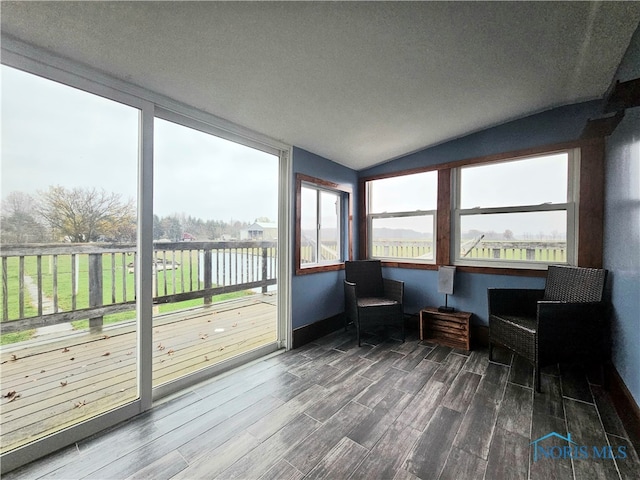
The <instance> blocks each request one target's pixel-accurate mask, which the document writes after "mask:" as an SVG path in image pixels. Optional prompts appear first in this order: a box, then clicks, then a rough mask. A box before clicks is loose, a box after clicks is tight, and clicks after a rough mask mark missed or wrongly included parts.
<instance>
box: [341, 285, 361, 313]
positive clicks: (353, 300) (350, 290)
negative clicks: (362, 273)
mask: <svg viewBox="0 0 640 480" xmlns="http://www.w3.org/2000/svg"><path fill="white" fill-rule="evenodd" d="M344 310H345V313H346V314H347V318H348V320H349V321H350V322H354V321H355V319H356V318H357V317H358V300H357V297H356V284H355V283H352V282H347V281H346V280H345V281H344Z"/></svg>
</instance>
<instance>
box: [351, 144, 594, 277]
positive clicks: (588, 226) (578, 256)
mask: <svg viewBox="0 0 640 480" xmlns="http://www.w3.org/2000/svg"><path fill="white" fill-rule="evenodd" d="M568 149H578V150H579V152H580V162H579V165H576V172H575V178H574V182H575V183H574V186H575V188H576V192H577V194H576V207H577V208H576V212H575V219H576V229H575V240H574V242H573V243H574V244H575V263H574V265H577V266H580V267H590V268H602V265H603V242H604V234H603V228H604V163H605V139H604V137H590V138H580V139H577V140H571V141H566V142H559V143H554V144H546V145H539V146H533V147H527V148H523V149H520V150H512V151H506V152H500V153H493V154H490V155H484V156H480V157H468V158H463V159H459V160H444V161H442V163H439V164H433V162H430V163H431V164H430V165H428V166H424V167H414V168H410V169H405V170H398V171H395V172H390V173H382V174H371V175H368V176H362V177H360V179H359V181H358V192H359V196H358V233H359V235H358V245H359V251H360V258H369V247H368V243H369V240H368V237H369V232H368V229H367V201H366V183H367V182H368V181H370V180H374V179H378V178H385V177H392V176H397V175H407V174H411V173H418V172H424V171H429V170H437V171H438V211H437V228H438V233H437V238H436V241H437V244H436V264H435V265H432V264H424V263H415V262H404V261H383V266H385V267H394V268H410V269H422V270H436V269H437V268H438V265H451V264H452V262H453V258H452V257H453V255H452V249H453V242H452V240H451V237H452V236H453V235H454V234H455V231H454V229H453V221H452V219H453V213H452V208H451V207H452V203H453V193H454V188H453V187H454V183H455V182H454V179H453V177H454V175H453V171H454V169H455V168H457V167H461V166H466V165H477V164H483V163H490V162H497V161H502V160H508V159H516V158H520V157H527V156H541V155H545V154H546V155H548V154H552V153H554V152H558V151H561V150H568ZM458 271H459V272H462V273H481V274H493V275H515V276H526V277H545V276H546V267H544V269H535V268H531V266H530V265H528V266H526V267H525V268H512V267H511V266H508V267H504V266H497V265H486V264H485V265H480V266H472V265H459V266H458Z"/></svg>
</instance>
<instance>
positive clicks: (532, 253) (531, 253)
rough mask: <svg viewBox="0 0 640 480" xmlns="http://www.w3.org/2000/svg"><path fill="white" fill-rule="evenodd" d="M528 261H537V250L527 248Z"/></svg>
mask: <svg viewBox="0 0 640 480" xmlns="http://www.w3.org/2000/svg"><path fill="white" fill-rule="evenodd" d="M526 252H527V253H526V255H527V260H530V261H533V260H535V259H536V249H535V248H527V250H526Z"/></svg>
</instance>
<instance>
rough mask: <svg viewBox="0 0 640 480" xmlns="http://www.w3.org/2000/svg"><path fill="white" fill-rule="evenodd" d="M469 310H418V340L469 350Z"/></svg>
mask: <svg viewBox="0 0 640 480" xmlns="http://www.w3.org/2000/svg"><path fill="white" fill-rule="evenodd" d="M470 319H471V313H470V312H452V313H444V312H439V311H438V309H437V308H434V307H426V308H423V309H422V310H420V340H427V341H430V342H435V343H439V344H441V345H447V346H449V347H453V348H461V349H463V350H471V343H470V338H469V337H470V335H469V320H470Z"/></svg>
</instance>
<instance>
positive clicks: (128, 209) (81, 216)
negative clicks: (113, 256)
mask: <svg viewBox="0 0 640 480" xmlns="http://www.w3.org/2000/svg"><path fill="white" fill-rule="evenodd" d="M39 200H40V201H39V203H38V205H37V207H36V209H37V211H38V214H39V215H40V216H41V217H42V218H43V219H44V220H45V221H46V223H47V224H48V225H49V226H50V227H51V229H52V230H54V231H55V232H57V234H58V235H59V236H60V237H64V238H66V239H68V240H69V241H71V242H74V243H81V242H90V241H96V240H99V239H109V240H130V239H129V238H128V237H129V236H130V235H131V230H132V225H133V226H134V228H133V231H135V221H136V220H135V219H136V217H135V209H134V206H133V202H132V201H131V200H130V201H128V202H123V201H122V199H121V196H120V195H119V194H117V193H109V192H107V191H105V190H104V189H102V190H97V189H95V188H91V189H85V188H72V189H67V188H65V187H61V186H55V187H54V186H51V187H49V190H47V191H44V192H39ZM123 237H126V238H123Z"/></svg>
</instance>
